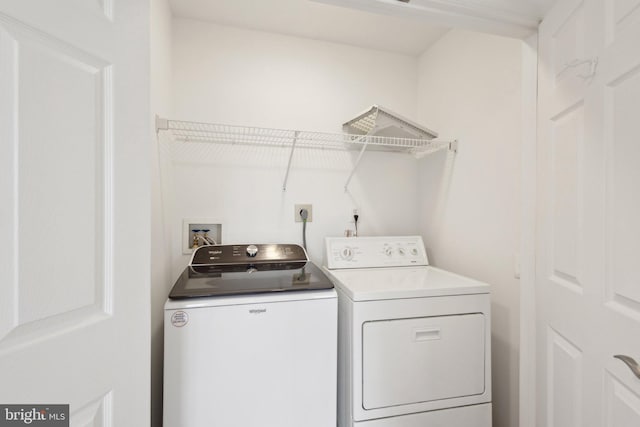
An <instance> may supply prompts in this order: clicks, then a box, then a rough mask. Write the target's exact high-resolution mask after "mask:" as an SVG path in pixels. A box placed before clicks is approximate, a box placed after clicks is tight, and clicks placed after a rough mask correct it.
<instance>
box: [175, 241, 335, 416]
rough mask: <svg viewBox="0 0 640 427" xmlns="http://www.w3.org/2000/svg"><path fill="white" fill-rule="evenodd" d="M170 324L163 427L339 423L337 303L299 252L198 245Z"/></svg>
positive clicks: (327, 282) (298, 249) (319, 272)
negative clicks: (337, 420) (337, 412)
mask: <svg viewBox="0 0 640 427" xmlns="http://www.w3.org/2000/svg"><path fill="white" fill-rule="evenodd" d="M164 325H165V328H164V348H165V350H164V424H163V425H164V427H211V426H220V427H300V426H306V427H330V426H335V420H336V388H337V386H336V366H337V357H336V354H337V296H336V292H335V290H334V289H333V285H332V284H331V282H330V280H329V279H328V278H327V277H326V276H325V274H324V273H323V272H322V270H320V269H319V268H317V267H316V266H314V265H313V264H312V263H311V262H309V261H308V258H307V254H306V252H305V251H304V249H303V248H301V247H300V246H298V245H284V244H279V245H224V246H223V245H218V246H204V247H202V248H199V249H198V250H197V251H196V253H195V254H194V258H193V259H192V262H191V263H190V265H189V266H188V267H187V268H186V269H185V271H184V272H183V273H182V275H181V276H180V278H179V279H178V281H177V282H176V284H175V285H174V287H173V289H172V290H171V293H170V294H169V300H168V301H167V303H166V304H165V316H164Z"/></svg>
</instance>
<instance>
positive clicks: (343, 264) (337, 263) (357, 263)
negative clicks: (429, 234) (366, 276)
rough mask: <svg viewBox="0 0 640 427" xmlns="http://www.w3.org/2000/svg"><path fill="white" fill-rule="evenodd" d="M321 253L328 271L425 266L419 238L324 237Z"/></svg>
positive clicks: (424, 254) (426, 260) (422, 245)
mask: <svg viewBox="0 0 640 427" xmlns="http://www.w3.org/2000/svg"><path fill="white" fill-rule="evenodd" d="M325 250H326V254H325V255H326V265H327V268H329V269H330V270H333V269H342V268H372V267H408V266H419V265H429V260H428V259H427V252H426V250H425V248H424V243H423V242H422V237H420V236H392V237H388V236H387V237H383V236H380V237H378V236H375V237H327V238H326V239H325Z"/></svg>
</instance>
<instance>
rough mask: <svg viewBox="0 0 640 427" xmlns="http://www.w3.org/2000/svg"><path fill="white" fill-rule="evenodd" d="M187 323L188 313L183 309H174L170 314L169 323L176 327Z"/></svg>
mask: <svg viewBox="0 0 640 427" xmlns="http://www.w3.org/2000/svg"><path fill="white" fill-rule="evenodd" d="M187 323H189V315H188V314H187V313H186V312H184V311H176V312H175V313H173V314H172V315H171V324H172V325H173V326H175V327H177V328H181V327H183V326H184V325H186V324H187Z"/></svg>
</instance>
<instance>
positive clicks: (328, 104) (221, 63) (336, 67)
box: [174, 19, 418, 132]
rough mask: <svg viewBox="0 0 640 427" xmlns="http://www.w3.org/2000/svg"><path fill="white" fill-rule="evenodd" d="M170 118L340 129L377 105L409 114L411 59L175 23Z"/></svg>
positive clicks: (412, 76) (414, 72)
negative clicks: (172, 105) (172, 93)
mask: <svg viewBox="0 0 640 427" xmlns="http://www.w3.org/2000/svg"><path fill="white" fill-rule="evenodd" d="M174 77H175V112H176V116H177V117H176V118H180V119H184V120H195V121H212V122H215V123H226V124H237V125H242V126H246V125H250V126H262V127H276V128H285V129H303V130H312V131H329V132H334V131H335V132H339V131H341V125H342V123H343V122H344V121H346V120H347V119H349V118H351V117H353V116H355V114H356V113H360V112H361V111H363V110H364V109H365V108H367V107H368V106H370V105H371V104H374V103H378V104H381V105H384V106H386V107H388V108H391V109H393V110H396V111H398V112H399V113H402V114H406V115H407V116H410V117H409V118H411V117H413V116H414V115H415V112H416V106H417V97H416V93H415V89H416V85H417V78H418V77H417V58H415V57H411V56H407V55H400V54H392V53H387V52H382V51H374V50H369V49H363V48H358V47H353V46H348V45H344V44H337V43H329V42H322V41H316V40H311V39H303V38H296V37H290V36H284V35H278V34H273V33H265V32H259V31H249V30H244V29H240V28H236V27H226V26H221V25H214V24H210V23H205V22H199V21H194V20H185V19H177V20H176V21H175V23H174Z"/></svg>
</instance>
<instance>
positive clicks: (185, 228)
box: [182, 218, 222, 254]
mask: <svg viewBox="0 0 640 427" xmlns="http://www.w3.org/2000/svg"><path fill="white" fill-rule="evenodd" d="M207 239H208V240H210V241H211V242H215V243H216V244H221V243H222V221H219V220H215V219H211V218H187V219H183V220H182V253H183V254H191V253H193V249H194V244H197V245H198V246H202V245H204V244H206V243H205V242H206V241H207Z"/></svg>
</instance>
